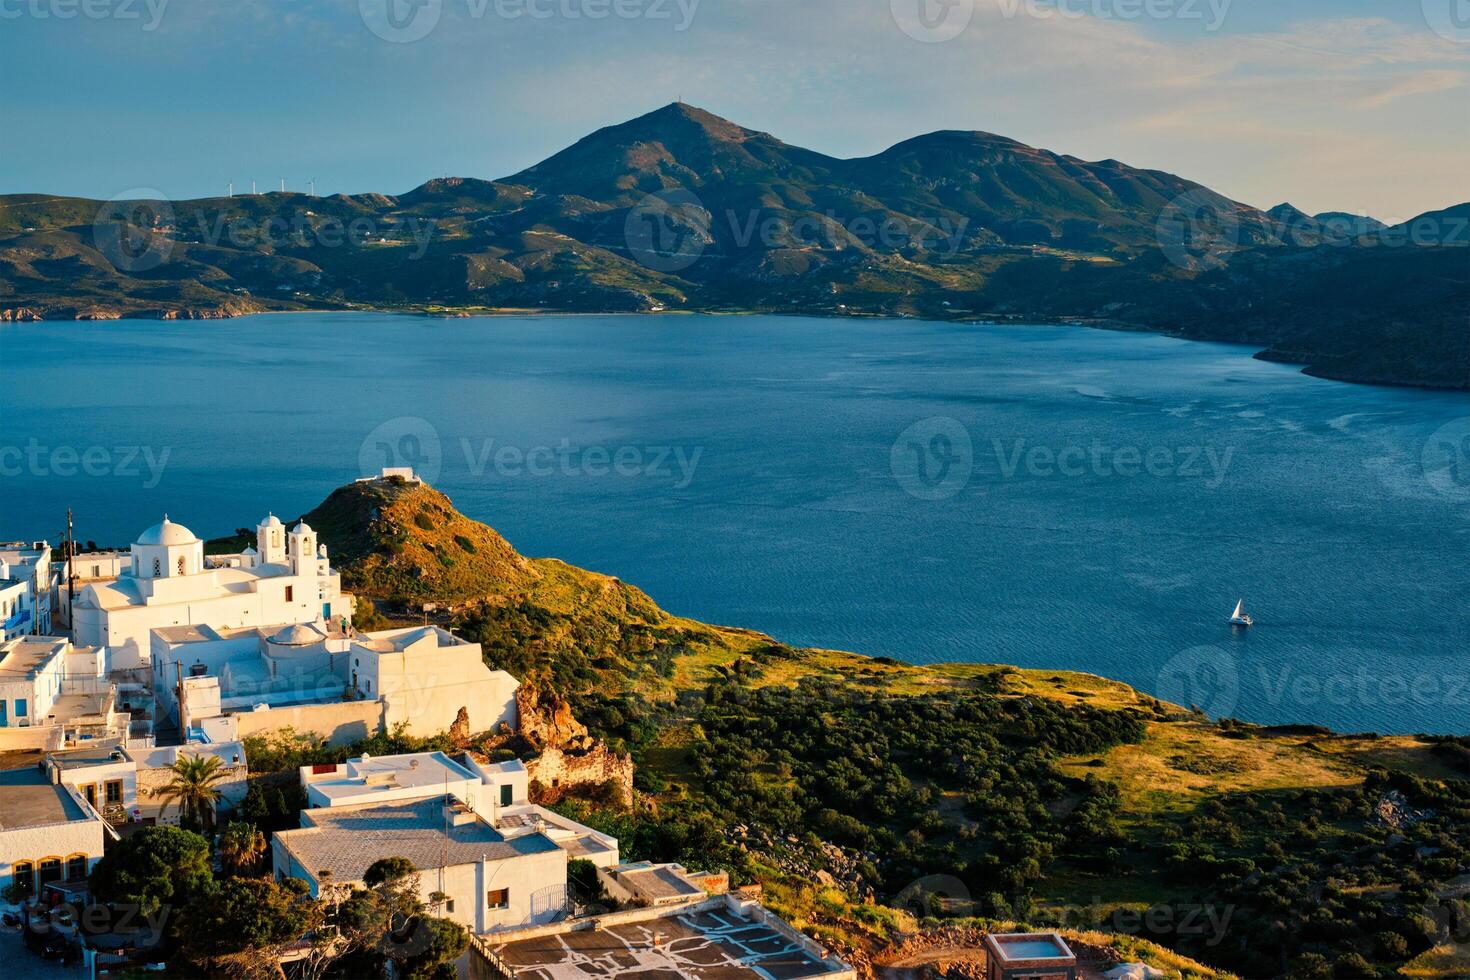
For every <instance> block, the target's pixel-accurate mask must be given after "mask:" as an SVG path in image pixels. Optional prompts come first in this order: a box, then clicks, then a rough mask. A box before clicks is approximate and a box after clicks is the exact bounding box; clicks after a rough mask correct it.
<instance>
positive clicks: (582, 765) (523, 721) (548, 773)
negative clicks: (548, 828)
mask: <svg viewBox="0 0 1470 980" xmlns="http://www.w3.org/2000/svg"><path fill="white" fill-rule="evenodd" d="M516 708H517V711H518V713H519V715H520V726H521V730H520V733H519V734H520V737H521V738H522V739H523V740H524V741H525V742H526V743H527V744H528V745H529V747H530V749H531V751H532V752H535V753H538V754H536V755H535V757H534V758H530V759H527V760H526V774H527V777H528V779H529V782H530V787H531V797H532V799H533V800H534V801H535V802H537V803H543V804H544V803H556V802H559V801H561V800H563V799H565V798H566V797H568V796H574V795H575V796H588V795H591V796H595V797H599V798H605V799H607V801H608V802H615V803H618V804H619V805H622V806H630V805H632V803H633V757H632V756H631V755H627V754H626V753H624V754H621V755H620V754H618V753H616V752H614V751H612V750H611V749H609V748H608V747H607V746H606V745H605V744H603V743H602V742H599V741H598V740H597V739H595V738H592V737H591V736H589V735H588V734H587V726H586V725H584V724H582V723H581V722H579V721H578V720H577V719H576V717H575V716H574V715H573V714H572V708H571V705H569V704H568V703H567V702H566V699H565V698H563V697H561V696H560V695H558V694H555V693H549V692H544V691H539V690H537V689H536V688H535V687H534V686H533V685H530V684H522V685H521V686H520V688H519V689H518V690H517V691H516Z"/></svg>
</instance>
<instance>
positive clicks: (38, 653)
mask: <svg viewBox="0 0 1470 980" xmlns="http://www.w3.org/2000/svg"><path fill="white" fill-rule="evenodd" d="M67 642H68V641H67V640H66V639H65V638H63V637H59V636H18V637H16V638H15V639H13V640H9V641H7V642H5V643H3V644H0V677H3V678H5V679H6V680H19V679H21V678H23V677H29V676H30V675H31V674H33V673H34V672H35V671H36V670H38V669H39V668H40V667H41V666H42V665H43V664H45V663H46V662H47V661H49V660H50V659H51V658H52V657H55V656H58V655H59V654H61V653H62V652H63V651H64V650H65V649H66V646H67Z"/></svg>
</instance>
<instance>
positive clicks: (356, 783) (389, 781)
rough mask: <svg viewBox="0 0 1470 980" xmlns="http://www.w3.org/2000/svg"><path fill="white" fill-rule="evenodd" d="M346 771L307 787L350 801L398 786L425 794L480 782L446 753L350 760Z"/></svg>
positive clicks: (345, 767)
mask: <svg viewBox="0 0 1470 980" xmlns="http://www.w3.org/2000/svg"><path fill="white" fill-rule="evenodd" d="M343 768H344V769H345V770H346V772H345V773H342V774H337V775H327V776H324V777H323V778H322V779H320V780H319V781H318V780H311V781H310V782H308V783H307V785H308V786H310V787H311V788H313V789H315V790H316V791H318V792H319V793H321V794H322V795H323V796H325V797H326V798H327V799H329V800H334V801H335V800H350V799H351V798H352V797H354V796H361V795H363V794H366V793H377V792H381V791H382V790H383V789H385V788H387V789H391V788H394V787H397V788H400V789H412V788H414V787H423V789H424V791H425V792H428V793H437V792H439V791H440V790H441V789H442V787H443V786H444V784H445V780H452V781H454V782H456V783H459V782H463V781H465V780H467V779H469V780H474V781H475V782H476V783H478V782H479V778H478V777H476V776H475V774H474V773H472V772H470V771H469V770H468V769H466V768H465V767H464V766H461V765H459V764H458V763H457V762H455V761H454V760H452V759H450V758H449V757H448V756H446V755H445V754H444V753H442V752H414V753H411V754H408V755H390V756H383V757H382V758H372V757H369V758H366V759H348V760H347V762H346V764H345V765H344V766H343Z"/></svg>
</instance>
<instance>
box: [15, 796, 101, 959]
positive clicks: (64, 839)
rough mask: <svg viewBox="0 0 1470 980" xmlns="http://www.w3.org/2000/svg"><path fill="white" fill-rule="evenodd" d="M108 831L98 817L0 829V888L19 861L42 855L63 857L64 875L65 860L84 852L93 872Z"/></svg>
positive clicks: (37, 857) (36, 862)
mask: <svg viewBox="0 0 1470 980" xmlns="http://www.w3.org/2000/svg"><path fill="white" fill-rule="evenodd" d="M83 809H85V807H83ZM106 834H107V831H106V825H105V824H103V822H102V821H101V820H100V819H97V818H93V819H91V820H72V821H68V822H65V823H57V824H48V825H46V826H42V827H19V828H16V829H13V830H3V831H0V888H6V887H9V886H10V884H11V883H12V882H13V881H14V877H13V872H14V869H15V864H16V862H17V861H30V862H32V863H33V864H39V863H40V861H41V860H42V859H43V858H53V857H54V858H60V859H61V862H62V866H63V867H62V873H63V874H65V864H66V859H67V858H69V857H71V856H73V855H76V854H85V855H86V856H87V872H88V873H89V874H90V873H91V871H92V867H93V866H94V865H95V864H96V863H97V861H98V859H99V858H101V857H102V847H103V840H104V839H105V837H106ZM0 972H3V969H0Z"/></svg>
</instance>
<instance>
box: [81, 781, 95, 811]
mask: <svg viewBox="0 0 1470 980" xmlns="http://www.w3.org/2000/svg"><path fill="white" fill-rule="evenodd" d="M82 798H83V799H84V800H86V801H87V802H88V803H90V804H91V805H92V806H96V805H97V784H96V783H88V784H87V785H85V786H83V787H82Z"/></svg>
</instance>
